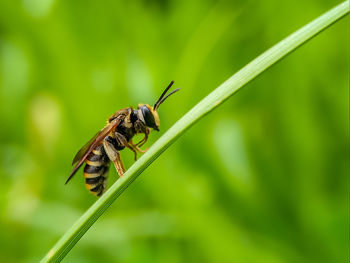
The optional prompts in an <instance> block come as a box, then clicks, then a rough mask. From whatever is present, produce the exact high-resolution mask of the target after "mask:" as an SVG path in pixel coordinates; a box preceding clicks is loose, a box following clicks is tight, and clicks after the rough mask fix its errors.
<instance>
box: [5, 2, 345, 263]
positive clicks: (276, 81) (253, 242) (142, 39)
mask: <svg viewBox="0 0 350 263" xmlns="http://www.w3.org/2000/svg"><path fill="white" fill-rule="evenodd" d="M338 3H339V2H338V1H335V0H331V1H325V0H322V1H319V0H318V1H316V0H310V1H300V0H297V1H282V2H281V1H276V0H274V1H272V0H269V1H241V0H237V1H213V0H207V1H198V0H195V1H184V0H180V1H179V0H178V1H175V0H173V1H55V0H45V1H44V0H22V1H10V0H2V1H1V2H0V122H1V129H0V135H1V136H0V150H1V151H0V154H1V158H0V175H1V179H2V182H1V184H0V190H1V191H0V193H1V194H0V205H1V215H0V223H1V224H0V233H1V234H0V261H1V262H37V261H38V260H39V259H40V258H41V257H42V256H43V255H44V254H45V253H46V252H47V251H48V249H49V248H50V247H51V246H52V245H53V244H54V243H55V242H56V241H57V240H58V238H59V237H60V236H61V235H62V234H63V233H64V232H65V231H66V230H67V229H68V228H69V227H70V226H71V224H72V223H73V222H74V221H75V220H76V219H77V218H78V217H79V216H80V215H81V214H82V213H83V212H84V211H85V210H86V209H87V208H88V207H89V206H90V205H91V204H92V203H93V202H94V201H95V200H96V199H95V197H94V196H92V195H90V194H89V193H88V192H87V191H86V190H85V186H84V183H83V182H84V180H83V176H82V172H80V173H78V175H77V176H76V177H75V178H74V179H73V180H72V181H71V182H70V183H69V184H68V185H67V186H65V185H64V182H65V180H66V178H67V176H68V175H69V173H70V171H71V166H70V163H71V160H72V158H73V156H74V154H75V153H76V151H77V150H78V149H79V148H80V147H81V146H82V145H83V144H84V143H85V142H86V141H87V140H89V139H90V137H91V136H92V135H93V134H94V133H95V132H96V131H97V130H99V129H100V128H102V127H103V125H104V123H105V119H106V118H107V117H108V116H109V115H111V114H112V113H113V112H115V111H116V110H118V109H120V108H123V107H127V106H130V105H134V106H136V105H137V104H138V103H140V102H145V103H153V102H154V100H155V99H156V98H157V96H158V95H159V94H160V93H161V91H162V90H163V88H164V87H165V86H166V85H167V84H168V83H169V81H170V80H172V79H174V80H175V86H176V87H182V90H181V92H180V93H178V94H177V95H176V96H174V97H173V98H171V99H170V100H169V101H167V103H165V104H164V105H162V106H161V108H160V110H159V114H160V118H161V132H160V133H162V132H164V130H166V129H167V128H169V127H170V126H171V124H172V123H174V122H175V121H176V120H177V119H179V118H180V117H181V116H182V115H183V114H184V113H185V112H186V111H187V110H189V109H190V108H191V107H193V106H194V105H195V104H196V103H197V102H198V101H199V100H200V99H201V98H203V97H204V96H205V95H207V94H208V93H209V92H210V91H211V90H213V89H214V88H215V87H217V86H218V85H219V84H220V83H222V82H223V81H224V80H226V79H227V78H228V77H229V76H230V75H232V74H233V73H234V72H235V71H237V70H238V69H239V68H241V67H242V66H244V65H245V64H246V63H248V62H249V61H250V60H251V59H253V58H255V57H256V56H257V55H259V54H260V53H261V52H263V51H264V50H266V49H267V48H269V47H270V46H272V45H273V44H275V43H276V42H278V41H279V40H281V39H282V38H284V37H285V36H287V35H288V34H290V33H292V32H293V31H294V30H296V29H298V28H299V27H301V26H303V25H304V24H306V23H307V22H309V21H311V20H312V19H314V18H315V17H317V16H318V15H320V14H322V13H323V12H325V11H326V10H328V9H330V8H331V7H333V6H335V5H336V4H338ZM348 23H349V18H345V19H343V20H342V21H340V22H339V23H337V24H336V25H334V26H332V27H331V28H330V29H328V30H327V31H326V32H323V33H322V34H320V35H319V36H317V37H316V38H315V39H313V40H312V41H311V42H309V43H308V44H307V45H305V46H304V47H302V48H301V49H299V50H298V51H297V52H295V53H293V54H292V55H290V56H289V57H287V58H286V59H285V60H283V61H282V62H280V63H279V64H278V65H276V66H274V67H273V68H272V69H270V70H268V72H266V73H265V74H263V76H262V77H259V78H258V79H257V80H255V81H253V82H252V83H251V84H249V85H248V87H246V88H244V89H243V90H242V91H241V92H239V93H238V94H236V95H235V96H234V97H233V98H232V99H230V100H229V101H227V102H226V103H225V104H224V105H222V106H221V107H220V108H219V109H217V110H215V111H214V112H213V113H212V114H210V115H208V116H207V117H206V118H204V119H203V120H202V121H200V122H199V123H198V124H197V125H195V126H194V127H193V128H192V129H191V130H190V131H189V132H187V133H186V134H185V135H184V136H183V137H182V138H181V139H180V140H179V141H178V142H177V143H176V144H174V145H173V146H172V147H171V148H170V149H168V151H167V152H166V153H165V154H163V155H162V156H161V157H160V158H159V159H158V160H157V161H156V163H155V164H153V165H152V166H150V167H149V168H148V169H147V170H146V171H145V172H144V173H143V174H142V176H141V177H140V178H139V179H138V180H137V181H136V182H135V183H134V184H132V185H131V186H130V187H129V189H128V190H127V191H126V193H125V194H124V195H123V196H122V197H121V198H120V199H119V200H118V202H117V203H115V204H114V205H113V206H112V207H110V209H109V210H108V211H107V212H106V213H105V214H104V215H103V216H102V217H101V218H100V220H99V221H98V222H97V224H95V225H94V226H93V227H92V229H90V231H89V232H88V233H87V234H86V235H85V236H84V237H83V238H82V240H81V241H80V242H79V243H78V244H77V246H76V247H75V248H74V249H73V250H72V251H71V252H70V254H68V256H67V257H66V259H65V260H64V261H65V262H169V263H175V262H345V261H347V259H348V258H347V257H348V246H349V237H348V233H349V227H348V220H349V215H348V194H349V191H348V186H349V179H348V174H349V111H348V110H349V102H348V98H349V91H348V81H349V78H348V77H349V76H348V70H349V64H348V58H349V50H348V47H349V38H348V37H345V32H348ZM159 136H160V134H159V133H156V132H154V133H152V135H151V138H150V140H149V142H148V143H147V145H148V146H149V145H151V144H152V142H154V141H155V140H156V139H157V138H158V137H159ZM122 155H123V158H124V161H125V164H126V166H127V167H128V166H130V165H131V164H132V162H133V155H132V154H131V153H130V152H128V151H123V154H122ZM116 177H117V176H116V173H115V171H112V172H111V174H110V183H111V182H113V181H114V180H116Z"/></svg>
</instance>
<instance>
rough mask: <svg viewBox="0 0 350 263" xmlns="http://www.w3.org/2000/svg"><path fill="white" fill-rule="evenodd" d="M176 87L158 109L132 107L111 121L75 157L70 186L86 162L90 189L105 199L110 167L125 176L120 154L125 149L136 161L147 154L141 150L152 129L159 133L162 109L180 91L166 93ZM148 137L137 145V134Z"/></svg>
mask: <svg viewBox="0 0 350 263" xmlns="http://www.w3.org/2000/svg"><path fill="white" fill-rule="evenodd" d="M173 84H174V81H171V82H170V84H169V85H168V87H167V88H166V89H165V90H164V91H163V93H162V95H161V96H160V97H159V99H158V100H157V101H156V103H155V104H154V106H153V107H152V106H150V105H148V104H139V105H138V107H137V109H133V108H132V107H129V108H124V109H121V110H119V111H117V112H115V113H114V114H113V115H112V116H110V117H109V118H108V120H107V125H106V126H105V127H104V128H103V129H102V130H100V131H99V132H98V133H96V135H95V136H94V137H92V138H91V140H90V141H88V142H87V143H86V144H85V145H84V146H83V147H82V148H81V149H80V150H79V151H78V153H77V154H76V155H75V157H74V159H73V163H72V164H75V163H76V165H75V167H74V168H73V171H72V173H71V174H70V176H69V177H68V179H67V181H66V184H67V183H68V182H69V181H70V179H72V177H73V176H74V175H75V173H76V172H77V171H78V169H79V168H80V167H81V166H82V165H83V163H84V162H85V163H86V164H85V167H84V177H85V186H86V188H87V189H88V190H89V191H90V193H92V194H93V195H96V196H101V195H102V194H103V193H104V192H105V190H106V186H107V179H108V170H109V164H110V162H112V163H113V164H114V167H115V169H116V170H117V173H118V174H119V176H120V177H121V176H123V174H124V172H125V168H124V165H123V162H122V160H121V157H120V151H121V150H123V149H124V148H125V147H126V148H129V149H130V150H131V151H133V152H134V155H135V160H136V159H137V152H140V153H144V152H145V151H143V150H141V148H140V147H141V146H142V145H144V144H145V143H146V141H147V139H148V135H149V133H150V131H151V129H153V130H156V131H159V124H160V123H159V116H158V113H157V110H158V108H159V106H160V105H161V104H162V103H163V102H164V101H165V100H166V99H167V98H168V97H169V96H170V95H172V94H174V93H175V92H177V91H179V90H180V89H175V90H173V91H172V92H170V93H169V94H168V95H166V93H167V92H168V90H169V89H170V88H171V86H172V85H173ZM138 133H141V134H144V137H143V139H142V140H140V141H139V142H138V143H135V144H134V143H133V141H132V138H133V137H134V135H135V134H138Z"/></svg>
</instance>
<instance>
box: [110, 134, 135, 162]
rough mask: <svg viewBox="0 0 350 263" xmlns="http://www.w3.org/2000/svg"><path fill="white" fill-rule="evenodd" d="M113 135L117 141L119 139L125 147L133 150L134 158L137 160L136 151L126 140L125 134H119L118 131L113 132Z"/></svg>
mask: <svg viewBox="0 0 350 263" xmlns="http://www.w3.org/2000/svg"><path fill="white" fill-rule="evenodd" d="M115 137H116V139H117V141H119V143H120V144H121V145H123V146H125V147H127V148H129V149H130V150H132V151H133V152H134V160H135V161H136V160H137V152H136V150H135V149H134V147H133V145H132V144H130V143H128V141H127V140H126V138H125V136H124V135H123V134H120V133H119V132H116V133H115Z"/></svg>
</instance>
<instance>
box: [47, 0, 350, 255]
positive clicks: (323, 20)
mask: <svg viewBox="0 0 350 263" xmlns="http://www.w3.org/2000/svg"><path fill="white" fill-rule="evenodd" d="M348 13H349V3H348V2H343V3H342V4H340V5H338V6H336V7H334V8H333V9H331V10H330V11H328V12H326V13H325V14H323V15H322V16H320V17H318V18H316V19H315V20H313V21H312V22H311V23H309V24H307V25H306V26H304V27H302V28H301V29H299V30H298V31H296V32H294V33H293V34H291V35H290V36H288V37H287V38H285V39H284V40H282V41H281V42H279V43H278V44H276V45H275V46H273V47H272V48H270V49H269V50H267V51H266V52H265V53H263V54H262V55H260V56H259V57H257V58H256V59H254V60H253V61H252V62H250V63H249V64H248V65H246V66H245V67H244V68H242V69H241V70H240V71H238V72H237V73H236V74H234V75H233V76H232V77H231V78H229V79H228V80H227V81H225V82H224V83H223V84H222V85H220V86H219V87H218V88H217V89H215V90H214V91H213V92H212V93H210V94H209V95H208V96H206V97H205V98H204V99H203V100H202V101H200V102H199V103H198V104H197V105H196V106H195V107H193V108H192V109H191V110H190V111H189V112H188V113H187V114H185V115H184V116H183V117H182V118H181V119H180V120H179V121H177V122H176V123H175V124H174V125H173V126H172V127H171V128H170V129H169V130H168V131H167V132H166V133H165V134H164V135H163V136H162V137H161V138H160V139H159V140H158V141H156V142H155V143H154V144H153V145H152V147H151V148H150V149H149V150H148V151H147V152H146V153H145V154H144V155H143V156H142V157H141V158H140V159H139V160H138V161H137V162H135V163H134V164H133V165H132V166H131V167H130V168H129V170H128V171H127V172H126V173H125V174H124V176H123V177H122V178H120V179H119V180H118V181H117V182H116V183H114V184H113V185H112V186H111V187H110V189H109V190H108V191H107V192H106V193H105V194H104V195H103V196H102V197H101V198H100V199H98V200H97V201H96V202H95V203H94V204H93V205H92V206H91V207H90V208H89V209H88V210H87V211H86V212H85V213H84V214H83V215H82V216H81V217H80V218H79V219H78V220H77V221H76V222H75V224H74V225H73V226H72V227H71V228H70V229H69V230H68V231H67V232H66V233H65V234H64V235H63V236H62V237H61V239H60V240H59V241H58V242H57V243H56V244H55V245H54V246H53V248H52V249H51V250H50V251H49V252H48V253H47V255H46V256H45V257H44V258H43V259H42V262H57V261H60V260H62V259H63V258H64V257H65V255H66V254H67V253H68V252H69V251H70V250H71V249H72V248H73V247H74V245H75V244H76V243H77V242H78V240H79V239H80V238H81V237H82V236H83V235H84V234H85V233H86V231H87V230H88V229H89V228H90V227H91V226H92V225H93V224H94V222H95V221H96V220H97V219H98V218H99V217H100V216H101V215H102V214H103V213H104V211H105V210H106V209H107V208H108V207H109V206H110V205H111V204H112V203H113V202H114V201H115V199H116V198H118V196H119V195H120V194H121V193H123V191H124V190H125V189H126V188H127V187H128V186H129V185H130V184H131V183H132V182H133V181H134V180H135V179H136V178H137V177H138V175H139V174H141V173H142V171H144V170H145V169H146V168H147V167H148V166H149V165H150V164H151V163H152V162H153V161H154V160H155V159H156V158H157V157H158V156H159V155H160V154H161V153H162V152H163V151H165V150H166V149H167V148H168V147H169V146H170V145H171V144H172V143H173V142H174V141H175V140H176V139H177V138H178V137H179V136H180V135H181V134H183V133H184V132H185V131H186V130H187V129H188V128H189V127H190V126H192V125H193V124H194V123H195V122H196V121H198V120H199V119H201V118H202V117H203V116H204V115H205V114H207V113H208V112H210V111H212V110H213V109H214V108H216V107H217V106H218V105H220V104H221V103H222V102H223V101H225V100H226V99H228V98H229V97H230V96H231V95H233V94H234V93H235V92H237V91H238V90H239V89H240V88H242V87H243V86H244V85H246V84H247V83H248V82H249V81H251V80H252V79H254V78H255V77H257V76H258V75H260V74H261V73H262V72H264V71H265V70H266V69H268V68H269V67H271V66H272V65H273V64H275V63H276V62H278V61H279V60H281V59H282V58H284V57H285V56H286V55H288V54H289V53H290V52H292V51H293V50H295V49H296V48H298V47H299V46H300V45H302V44H304V43H305V42H307V41H308V40H310V39H311V38H312V37H314V36H316V35H317V34H318V33H319V32H321V31H322V30H324V29H325V28H327V27H328V26H330V25H331V24H333V23H334V22H336V21H338V20H339V19H341V18H342V17H343V16H345V15H347V14H348Z"/></svg>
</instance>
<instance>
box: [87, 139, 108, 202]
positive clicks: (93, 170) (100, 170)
mask: <svg viewBox="0 0 350 263" xmlns="http://www.w3.org/2000/svg"><path fill="white" fill-rule="evenodd" d="M85 163H86V165H85V167H84V177H85V186H86V188H87V189H88V190H89V191H90V193H92V194H93V195H96V196H101V195H102V194H103V193H104V191H105V190H106V186H107V178H108V170H109V159H108V157H107V154H106V153H105V151H104V149H103V146H102V144H101V145H99V146H97V147H96V148H95V149H94V150H93V151H92V152H91V153H90V154H89V155H88V156H87V158H86V160H85Z"/></svg>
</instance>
